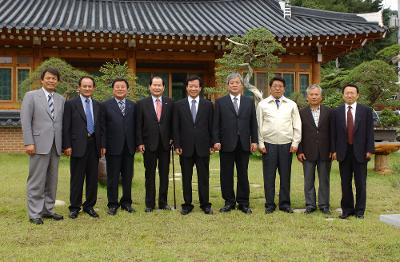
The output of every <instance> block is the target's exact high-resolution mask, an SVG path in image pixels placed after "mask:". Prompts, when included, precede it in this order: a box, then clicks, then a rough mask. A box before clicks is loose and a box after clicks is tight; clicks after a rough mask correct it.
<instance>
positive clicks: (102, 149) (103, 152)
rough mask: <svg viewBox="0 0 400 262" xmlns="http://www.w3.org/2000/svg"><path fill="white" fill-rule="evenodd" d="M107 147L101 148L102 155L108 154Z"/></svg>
mask: <svg viewBox="0 0 400 262" xmlns="http://www.w3.org/2000/svg"><path fill="white" fill-rule="evenodd" d="M106 151H107V150H106V149H105V148H104V147H102V148H101V149H100V156H101V157H103V156H105V155H106Z"/></svg>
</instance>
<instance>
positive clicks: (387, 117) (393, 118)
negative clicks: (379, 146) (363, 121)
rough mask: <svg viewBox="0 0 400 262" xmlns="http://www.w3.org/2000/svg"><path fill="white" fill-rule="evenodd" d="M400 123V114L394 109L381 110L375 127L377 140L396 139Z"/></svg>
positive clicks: (391, 140)
mask: <svg viewBox="0 0 400 262" xmlns="http://www.w3.org/2000/svg"><path fill="white" fill-rule="evenodd" d="M399 124H400V115H396V113H395V112H393V111H392V110H388V109H384V110H382V111H381V112H380V114H379V117H378V121H377V126H376V127H375V128H374V136H375V141H378V142H380V141H390V142H394V141H396V127H397V126H399Z"/></svg>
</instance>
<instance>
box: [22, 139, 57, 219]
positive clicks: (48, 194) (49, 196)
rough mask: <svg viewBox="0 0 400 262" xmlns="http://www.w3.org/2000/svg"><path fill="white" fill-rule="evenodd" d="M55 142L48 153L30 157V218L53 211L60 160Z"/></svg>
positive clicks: (28, 190)
mask: <svg viewBox="0 0 400 262" xmlns="http://www.w3.org/2000/svg"><path fill="white" fill-rule="evenodd" d="M59 159H60V156H58V155H57V151H56V147H55V144H53V146H52V147H51V150H50V152H49V153H48V154H44V155H39V154H35V155H33V156H30V158H29V175H28V180H27V204H28V215H29V218H40V217H41V216H42V215H49V214H52V213H53V207H54V203H55V201H56V192H57V181H58V162H59Z"/></svg>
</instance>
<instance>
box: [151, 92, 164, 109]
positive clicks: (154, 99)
mask: <svg viewBox="0 0 400 262" xmlns="http://www.w3.org/2000/svg"><path fill="white" fill-rule="evenodd" d="M151 98H152V99H153V106H154V111H155V112H157V106H156V100H157V99H160V103H161V110H162V96H160V97H155V96H151Z"/></svg>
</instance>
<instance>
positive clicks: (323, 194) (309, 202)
mask: <svg viewBox="0 0 400 262" xmlns="http://www.w3.org/2000/svg"><path fill="white" fill-rule="evenodd" d="M331 164H332V162H331V161H329V160H328V161H323V160H318V161H308V160H305V161H304V162H303V171H304V196H305V200H306V207H310V208H316V207H317V205H316V192H315V169H316V168H317V169H318V181H319V187H318V207H319V209H323V208H329V190H330V187H329V182H330V181H329V180H330V172H331Z"/></svg>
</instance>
